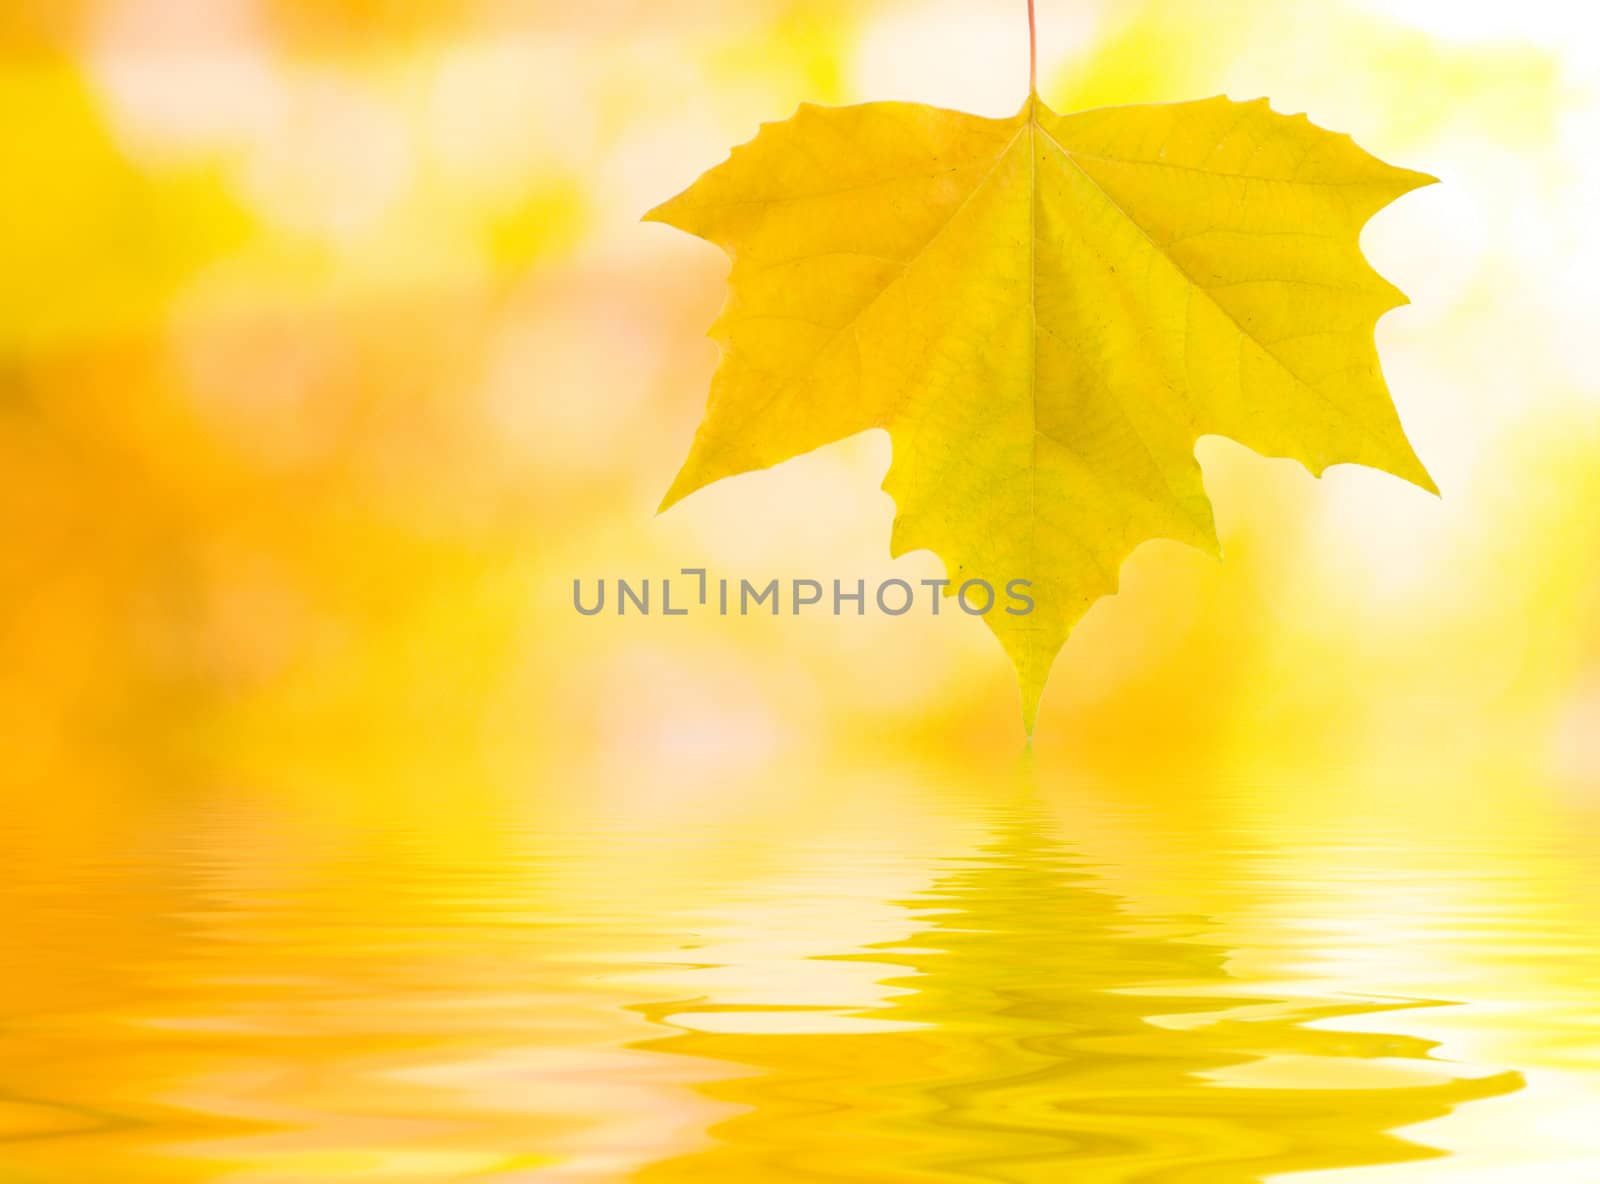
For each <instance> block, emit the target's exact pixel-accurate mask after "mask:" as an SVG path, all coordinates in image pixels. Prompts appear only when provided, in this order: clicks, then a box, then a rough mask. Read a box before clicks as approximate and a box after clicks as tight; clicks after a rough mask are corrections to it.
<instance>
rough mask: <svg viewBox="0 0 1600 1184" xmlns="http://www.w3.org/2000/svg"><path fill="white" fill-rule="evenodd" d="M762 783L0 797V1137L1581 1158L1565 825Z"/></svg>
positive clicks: (504, 1157) (300, 1161)
mask: <svg viewBox="0 0 1600 1184" xmlns="http://www.w3.org/2000/svg"><path fill="white" fill-rule="evenodd" d="M1002 780H1004V779H1002ZM751 792H752V794H756V793H763V792H764V793H769V794H772V795H773V796H772V797H771V798H769V800H768V803H767V805H768V806H769V807H771V808H769V809H765V810H754V809H746V810H742V811H730V812H729V813H728V814H727V815H726V816H718V817H716V818H708V817H705V816H703V815H702V816H699V817H688V816H676V817H670V816H667V815H664V814H663V815H657V816H647V817H641V816H639V815H615V814H612V813H610V812H608V811H606V810H602V809H600V808H599V807H592V808H589V809H581V808H579V809H572V810H568V811H566V812H565V813H562V814H561V815H560V816H559V817H556V816H545V817H541V818H539V819H537V820H534V819H533V818H531V817H529V816H521V817H518V816H516V815H515V814H514V813H513V814H511V815H508V816H506V817H498V816H497V817H494V818H490V817H484V818H482V819H479V821H480V822H481V823H482V824H483V832H482V833H483V835H484V836H488V837H485V838H483V839H482V841H479V842H476V843H468V844H465V845H464V847H463V845H460V844H455V843H450V842H441V841H439V834H438V833H437V832H433V831H430V830H429V829H428V828H426V827H417V828H415V829H412V828H403V827H395V826H391V827H389V828H386V829H376V828H374V829H368V830H365V831H363V832H361V833H360V834H359V836H353V835H352V834H351V833H350V832H349V831H347V830H344V829H339V830H334V831H330V832H328V833H325V834H322V835H316V834H312V833H310V832H308V831H306V830H304V829H294V828H292V827H290V826H288V825H287V824H286V823H285V822H284V819H283V817H281V816H274V815H273V814H271V813H270V812H268V811H266V810H264V809H262V808H260V807H258V806H252V805H246V804H243V803H241V802H239V801H232V802H225V801H218V800H209V801H205V802H190V803H188V804H187V805H186V806H184V807H181V808H179V807H172V808H169V810H168V811H167V812H166V814H165V815H164V816H162V817H160V818H154V817H151V818H145V819H143V820H142V821H141V822H140V823H139V824H138V825H137V826H135V827H134V829H132V830H131V831H126V832H123V833H122V834H121V835H120V837H119V840H118V842H117V843H116V844H114V845H113V846H111V847H109V848H106V849H104V850H101V851H100V852H99V853H98V854H96V853H94V852H93V851H92V850H91V849H90V845H89V844H85V845H84V846H83V848H82V849H80V850H78V851H77V852H76V854H75V855H68V854H65V853H64V852H63V850H62V849H61V847H60V845H59V843H57V842H55V841H53V840H52V839H50V838H49V837H48V836H42V835H41V834H40V833H39V832H38V831H37V830H35V829H33V828H30V826H29V825H28V824H25V823H21V822H16V823H13V824H12V826H11V827H10V829H8V830H7V831H6V832H5V834H4V837H3V839H0V854H4V856H5V857H6V859H7V865H8V867H9V868H10V869H11V874H10V875H9V876H8V877H7V879H6V881H5V884H4V887H3V889H0V898H3V901H4V915H3V923H4V926H5V931H6V932H7V934H8V940H7V942H6V951H7V953H6V958H5V962H6V965H5V967H4V976H3V980H0V982H3V985H0V1004H3V1008H0V1022H3V1031H4V1045H5V1056H4V1057H3V1058H0V1131H3V1132H4V1136H3V1139H4V1141H3V1143H0V1166H3V1171H0V1179H3V1180H4V1181H6V1182H7V1184H12V1182H16V1184H33V1182H39V1184H44V1182H49V1184H57V1182H60V1184H68V1182H70V1184H96V1182H98V1181H102V1180H103V1181H108V1182H109V1181H117V1182H119V1184H121V1182H127V1184H143V1182H152V1184H154V1182H161V1184H168V1182H171V1184H179V1182H182V1181H201V1180H205V1181H212V1180H238V1181H250V1182H261V1181H282V1182H289V1181H294V1182H301V1181H303V1182H306V1184H317V1182H320V1181H329V1182H333V1181H344V1180H361V1181H447V1180H458V1179H460V1180H468V1179H479V1178H492V1179H496V1180H528V1181H534V1180H539V1181H544V1180H549V1181H608V1180H639V1181H645V1182H651V1184H665V1182H678V1181H720V1180H729V1181H757V1182H759V1181H790V1180H794V1181H799V1180H841V1181H895V1182H901V1181H905V1182H912V1181H915V1182H923V1181H927V1182H933V1181H1057V1180H1071V1181H1095V1182H1098V1181H1130V1182H1131V1181H1238V1182H1244V1181H1254V1180H1264V1179H1268V1178H1272V1177H1275V1176H1276V1175H1277V1174H1279V1173H1288V1172H1298V1171H1306V1170H1312V1169H1324V1170H1328V1174H1327V1175H1326V1176H1321V1175H1319V1176H1318V1177H1317V1178H1318V1179H1319V1180H1320V1179H1327V1180H1333V1179H1335V1178H1337V1179H1340V1180H1343V1179H1345V1178H1346V1176H1347V1174H1348V1176H1349V1178H1351V1179H1354V1180H1357V1181H1360V1180H1365V1179H1368V1178H1370V1179H1372V1180H1374V1181H1377V1180H1380V1179H1381V1180H1385V1181H1387V1180H1390V1179H1394V1180H1402V1179H1409V1180H1442V1181H1454V1180H1458V1179H1459V1180H1480V1179H1482V1180H1487V1179H1511V1178H1527V1179H1544V1178H1549V1179H1574V1180H1577V1179H1581V1178H1583V1177H1581V1176H1580V1175H1576V1174H1567V1175H1562V1174H1559V1172H1555V1171H1552V1173H1551V1174H1548V1175H1538V1174H1537V1173H1536V1172H1535V1170H1534V1169H1535V1167H1536V1166H1537V1164H1538V1162H1539V1159H1540V1156H1541V1155H1544V1154H1546V1153H1548V1154H1549V1155H1550V1156H1553V1157H1554V1159H1553V1160H1552V1162H1555V1160H1560V1164H1559V1165H1558V1166H1561V1165H1564V1169H1563V1170H1568V1171H1569V1172H1570V1171H1573V1170H1576V1169H1575V1168H1574V1165H1575V1164H1576V1163H1578V1162H1579V1159H1577V1158H1574V1155H1575V1153H1574V1152H1573V1151H1572V1147H1573V1145H1574V1144H1573V1140H1574V1139H1581V1137H1582V1136H1581V1135H1575V1134H1574V1133H1573V1131H1572V1130H1571V1129H1564V1130H1562V1131H1560V1132H1554V1133H1553V1127H1552V1125H1551V1124H1552V1123H1555V1124H1556V1125H1560V1124H1561V1123H1563V1122H1564V1123H1565V1124H1566V1127H1567V1128H1570V1127H1571V1125H1572V1123H1571V1121H1570V1120H1571V1117H1572V1114H1573V1113H1575V1112H1577V1111H1579V1110H1580V1109H1582V1107H1583V1105H1584V1104H1585V1103H1592V1101H1593V1098H1592V1090H1593V1088H1594V1086H1593V1082H1594V1079H1595V1073H1594V1070H1595V1068H1596V1066H1597V1064H1600V1060H1597V1058H1596V1055H1595V1040H1594V1029H1593V1027H1592V1025H1590V1024H1589V1022H1588V1021H1587V1019H1586V1018H1585V1017H1586V1013H1585V1011H1584V1007H1583V999H1584V995H1583V991H1584V990H1586V988H1585V987H1583V986H1582V984H1584V983H1586V982H1590V981H1594V980H1593V979H1592V978H1591V977H1590V975H1591V972H1592V971H1593V970H1594V969H1595V961H1596V959H1595V945H1596V943H1595V942H1594V940H1593V937H1592V934H1593V932H1594V930H1593V929H1592V928H1591V923H1592V922H1593V920H1594V918H1593V915H1592V906H1593V903H1594V902H1593V899H1592V895H1588V894H1587V893H1588V890H1587V889H1586V887H1585V885H1586V883H1587V881H1586V879H1585V872H1584V865H1583V863H1582V862H1581V860H1576V861H1569V860H1565V859H1564V858H1563V856H1562V854H1561V851H1562V850H1563V849H1564V850H1566V851H1568V852H1569V853H1571V852H1573V851H1577V850H1579V849H1581V845H1576V846H1575V845H1573V844H1571V843H1568V844H1567V845H1566V846H1565V847H1564V848H1563V847H1562V844H1561V842H1560V841H1558V839H1557V838H1552V836H1550V835H1548V834H1544V835H1534V834H1529V833H1526V832H1521V831H1514V832H1509V833H1503V834H1500V835H1491V834H1488V833H1487V832H1478V833H1476V834H1468V833H1467V832H1466V831H1459V832H1457V833H1450V834H1445V833H1440V831H1441V829H1442V828H1441V827H1437V826H1436V827H1434V828H1432V829H1426V828H1415V829H1408V828H1406V827H1405V826H1403V825H1402V823H1403V819H1401V820H1398V821H1397V820H1396V819H1395V818H1393V817H1390V818H1388V819H1387V820H1385V819H1383V818H1381V817H1379V816H1377V815H1374V814H1368V815H1366V816H1364V817H1365V820H1364V821H1363V822H1361V823H1360V824H1359V825H1357V824H1354V823H1351V824H1348V825H1347V826H1346V828H1345V829H1344V830H1343V831H1336V832H1335V831H1329V830H1328V829H1327V828H1326V827H1323V826H1320V825H1309V826H1308V825H1307V824H1306V822H1305V820H1304V819H1301V820H1299V821H1294V820H1292V818H1291V814H1292V812H1285V811H1281V810H1280V811H1277V812H1274V811H1273V810H1271V809H1265V808H1263V809H1239V810H1235V811H1233V812H1232V814H1231V815H1229V817H1230V818H1232V819H1235V821H1225V820H1223V818H1222V817H1220V815H1221V814H1224V813H1226V811H1221V810H1219V811H1218V815H1219V816H1213V817H1210V818H1208V819H1206V820H1204V821H1201V820H1200V819H1199V818H1198V816H1196V815H1195V814H1193V813H1178V814H1176V815H1172V816H1165V815H1162V814H1161V813H1160V812H1159V811H1155V810H1149V811H1144V810H1141V809H1140V808H1139V807H1138V806H1137V805H1136V804H1133V802H1125V803H1123V804H1122V805H1120V806H1118V807H1117V808H1116V809H1111V808H1108V807H1107V808H1102V807H1101V806H1098V805H1097V804H1096V802H1095V800H1094V799H1093V797H1092V796H1090V795H1087V794H1085V793H1083V792H1080V791H1077V790H1069V789H1065V788H1057V789H1051V790H1046V789H1041V788H1040V787H1039V786H1038V785H1037V784H1032V783H1028V782H1027V781H1026V779H1025V783H1024V784H1023V785H1022V786H1021V787H1020V788H1019V787H1018V786H1016V785H1015V784H1012V783H1010V782H1009V781H1005V783H1003V784H998V785H993V786H989V787H985V786H982V785H978V786H963V787H957V788H954V789H952V788H951V787H950V786H948V785H944V786H918V785H916V784H915V783H914V781H913V782H912V783H909V784H904V785H895V786H889V785H888V784H887V783H886V784H885V787H884V789H883V799H882V800H881V801H879V802H877V803H876V804H871V805H860V804H859V803H858V804H857V805H855V806H852V805H849V804H848V803H846V804H842V805H841V804H840V803H839V802H838V801H832V802H831V803H828V804H818V805H816V806H814V807H813V808H812V809H811V810H810V813H809V814H808V813H807V809H806V807H805V806H804V804H803V802H801V803H800V804H796V802H791V803H789V805H788V807H787V808H785V807H784V806H783V805H782V804H781V803H777V804H775V801H776V798H777V797H778V796H779V795H778V793H777V791H775V790H774V789H773V787H772V786H770V785H764V786H752V787H751ZM799 792H801V793H803V790H802V791H799ZM798 801H799V799H797V802H798ZM1135 801H1136V799H1135ZM545 813H546V815H550V812H549V811H546V812H545ZM886 815H887V816H888V817H896V816H898V817H900V818H902V819H903V825H899V826H895V825H888V824H886ZM1237 819H1244V820H1245V821H1237ZM1569 838H1570V836H1569ZM1553 843H1554V844H1555V845H1554V846H1553V845H1552V844H1553ZM105 850H112V851H115V852H116V854H114V855H108V854H106V853H105ZM1535 875H1538V876H1540V877H1541V879H1539V880H1537V881H1536V880H1535V879H1534V878H1533V877H1534V876H1535ZM1164 901H1165V902H1171V901H1182V902H1187V904H1186V907H1181V908H1170V907H1167V906H1166V905H1164V904H1163V903H1162V902H1164ZM1430 978H1431V985H1430ZM1530 1098H1531V1099H1532V1102H1531V1103H1530V1102H1529V1099H1530ZM1436 1120H1444V1121H1442V1122H1441V1121H1436ZM1458 1120H1460V1121H1458ZM1421 1124H1427V1125H1425V1126H1424V1125H1421ZM1540 1124H1543V1126H1542V1128H1541V1127H1540ZM1486 1128H1497V1129H1498V1130H1499V1131H1500V1132H1501V1137H1499V1138H1497V1139H1495V1140H1487V1141H1486V1140H1485V1139H1483V1138H1482V1137H1481V1132H1482V1131H1483V1130H1484V1129H1486ZM1536 1129H1542V1130H1543V1132H1544V1133H1543V1135H1541V1136H1540V1137H1541V1138H1543V1139H1544V1140H1545V1141H1544V1143H1543V1144H1542V1145H1541V1147H1542V1149H1541V1150H1538V1151H1536V1150H1534V1149H1532V1148H1531V1146H1530V1145H1529V1144H1527V1143H1526V1142H1525V1140H1526V1139H1527V1138H1529V1137H1530V1136H1529V1132H1530V1131H1533V1130H1536ZM1473 1132H1479V1134H1478V1135H1476V1136H1475V1135H1474V1133H1473ZM1563 1140H1565V1142H1563ZM1519 1144H1520V1146H1519ZM1508 1146H1509V1147H1510V1148H1511V1150H1510V1151H1509V1152H1508V1150H1507V1148H1508ZM1451 1156H1454V1157H1455V1158H1446V1157H1451ZM1508 1156H1509V1157H1510V1158H1508ZM1519 1156H1520V1159H1519V1158H1518V1157H1519ZM1590 1162H1593V1161H1590ZM1508 1163H1510V1164H1517V1163H1520V1164H1521V1165H1522V1167H1523V1168H1526V1169H1527V1172H1526V1174H1522V1173H1521V1172H1520V1171H1518V1170H1515V1169H1514V1168H1513V1169H1508V1168H1507V1164H1508ZM1333 1169H1344V1171H1333ZM1497 1172H1498V1173H1506V1172H1509V1174H1496V1173H1497Z"/></svg>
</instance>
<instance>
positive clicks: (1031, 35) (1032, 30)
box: [1028, 0, 1039, 96]
mask: <svg viewBox="0 0 1600 1184" xmlns="http://www.w3.org/2000/svg"><path fill="white" fill-rule="evenodd" d="M1038 93H1039V29H1038V24H1037V22H1035V20H1034V19H1033V0H1028V94H1029V95H1030V96H1031V95H1036V94H1038Z"/></svg>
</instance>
